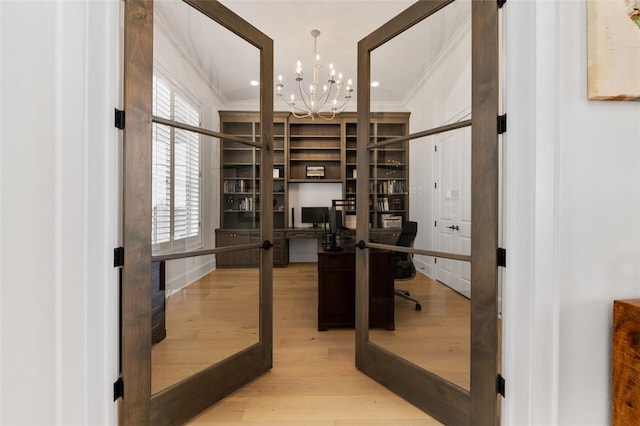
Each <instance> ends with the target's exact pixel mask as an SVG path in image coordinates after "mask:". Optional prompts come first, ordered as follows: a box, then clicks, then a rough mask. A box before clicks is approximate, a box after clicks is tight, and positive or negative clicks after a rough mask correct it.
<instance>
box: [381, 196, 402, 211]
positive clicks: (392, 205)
mask: <svg viewBox="0 0 640 426" xmlns="http://www.w3.org/2000/svg"><path fill="white" fill-rule="evenodd" d="M376 203H377V209H378V211H399V210H404V200H403V198H402V197H387V196H382V197H378V198H377V200H376Z"/></svg>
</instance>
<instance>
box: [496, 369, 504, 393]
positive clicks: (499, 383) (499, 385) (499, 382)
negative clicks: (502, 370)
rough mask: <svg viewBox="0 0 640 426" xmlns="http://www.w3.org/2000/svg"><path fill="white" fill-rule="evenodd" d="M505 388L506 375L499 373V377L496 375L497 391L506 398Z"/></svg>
mask: <svg viewBox="0 0 640 426" xmlns="http://www.w3.org/2000/svg"><path fill="white" fill-rule="evenodd" d="M504 390H505V381H504V377H502V375H500V374H498V377H496V393H498V394H500V395H502V397H503V398H504Z"/></svg>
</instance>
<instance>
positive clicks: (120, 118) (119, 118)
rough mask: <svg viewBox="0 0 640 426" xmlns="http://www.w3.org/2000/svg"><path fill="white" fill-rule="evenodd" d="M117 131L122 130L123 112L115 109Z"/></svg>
mask: <svg viewBox="0 0 640 426" xmlns="http://www.w3.org/2000/svg"><path fill="white" fill-rule="evenodd" d="M114 125H115V126H116V127H117V128H118V129H120V130H122V129H124V110H121V109H118V108H116V113H115V124H114Z"/></svg>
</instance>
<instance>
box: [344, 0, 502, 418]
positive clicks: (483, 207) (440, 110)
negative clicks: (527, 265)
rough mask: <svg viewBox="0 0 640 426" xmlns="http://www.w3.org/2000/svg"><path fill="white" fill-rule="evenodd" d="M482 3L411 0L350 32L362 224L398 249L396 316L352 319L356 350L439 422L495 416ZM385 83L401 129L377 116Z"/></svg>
mask: <svg viewBox="0 0 640 426" xmlns="http://www.w3.org/2000/svg"><path fill="white" fill-rule="evenodd" d="M484 3H486V2H470V1H462V0H458V1H433V2H418V3H416V4H415V5H414V6H412V7H410V8H409V9H407V10H406V11H405V12H403V13H402V14H400V15H399V16H397V17H395V18H394V19H393V20H391V21H389V22H388V23H387V24H385V25H383V26H382V27H381V28H379V29H378V30H376V32H374V33H372V34H370V35H369V36H368V37H367V38H365V39H363V40H362V41H361V42H360V45H359V58H360V63H359V69H360V70H361V72H360V74H359V89H360V90H359V99H358V101H359V103H358V109H359V123H358V126H359V128H364V129H367V128H368V133H365V132H362V133H359V134H358V166H359V167H358V168H360V169H364V170H367V171H368V176H366V178H367V184H368V195H367V196H368V200H367V199H366V198H365V197H364V196H362V195H361V194H360V190H361V187H359V188H358V197H359V198H358V203H359V204H364V203H367V202H368V204H369V206H370V211H369V217H368V218H367V219H368V223H366V222H364V221H362V222H361V218H360V217H359V221H358V234H359V235H367V241H369V242H368V244H367V247H369V248H370V249H384V250H390V251H394V252H395V278H396V279H395V290H396V297H395V329H394V330H384V329H379V328H373V327H372V328H371V329H369V327H367V324H366V322H364V321H362V320H360V321H359V322H357V345H356V359H357V364H358V367H359V368H360V369H362V370H363V371H364V372H366V373H367V374H369V375H370V376H371V377H373V378H375V379H376V380H378V381H380V382H381V383H383V384H385V385H386V386H388V387H389V388H390V389H392V390H394V391H395V392H397V393H399V394H400V395H401V396H403V397H404V398H406V399H407V400H409V401H411V402H412V403H414V404H415V405H417V406H418V407H420V408H422V409H423V410H425V411H427V412H429V413H430V414H431V415H433V416H434V417H436V418H438V419H439V420H441V421H443V422H444V423H446V424H485V423H493V422H495V419H496V416H495V413H496V408H495V407H496V396H495V395H496V394H495V382H496V377H497V373H496V368H497V364H496V363H497V343H496V342H497V323H498V317H497V309H496V306H497V273H496V270H497V266H496V265H497V264H496V263H495V253H496V250H497V246H496V244H497V243H496V242H497V189H498V185H497V183H498V182H497V167H498V164H497V143H496V141H497V133H495V122H496V116H497V84H496V82H497V80H494V78H496V76H497V61H496V63H495V64H493V65H492V64H491V62H490V61H489V62H486V61H483V58H482V55H483V54H485V55H489V57H492V58H493V57H497V56H495V55H497V53H496V52H497V33H493V32H492V31H493V29H494V26H495V29H497V25H495V23H496V22H497V21H496V16H497V12H496V11H495V10H491V8H490V7H489V6H487V4H484ZM493 7H494V8H495V5H494V6H493ZM472 9H474V10H473V13H472ZM472 16H473V20H475V21H472ZM484 34H486V35H489V36H490V35H494V36H496V37H495V39H493V40H492V39H485V40H483V37H484ZM474 39H475V44H474ZM479 40H483V41H482V42H480V41H479ZM476 46H482V49H486V51H485V52H484V53H480V49H478V47H476ZM474 48H475V49H476V50H474ZM494 50H495V51H494ZM489 52H490V53H489ZM472 64H474V67H475V69H474V68H473V67H472ZM472 69H474V71H473V72H475V73H477V74H476V75H474V74H472ZM367 73H368V74H367ZM485 75H488V76H490V79H489V86H488V87H482V86H481V84H486V81H482V78H479V76H485ZM363 80H364V81H363ZM374 81H375V82H377V84H376V85H371V82H374ZM407 83H408V84H407ZM493 84H495V86H493ZM494 90H495V92H494ZM365 91H366V93H365V96H362V95H363V92H365ZM390 94H393V95H394V96H395V97H396V101H397V102H398V103H400V104H402V105H403V106H404V108H406V109H407V110H408V111H410V114H411V115H410V120H409V129H400V128H393V127H392V126H389V125H385V126H383V125H378V124H377V123H376V121H375V117H376V113H378V112H382V111H385V110H388V109H389V106H388V105H386V104H385V102H382V99H385V98H388V97H389V95H390ZM381 95H385V96H384V97H383V96H381ZM480 103H489V104H490V105H491V107H490V108H487V109H485V108H484V107H483V108H479V109H477V111H479V112H477V113H475V111H476V110H475V109H474V116H473V117H472V113H471V112H472V109H473V106H477V105H479V104H480ZM492 113H493V114H494V115H493V116H491V115H490V114H492ZM363 122H365V123H363ZM366 123H368V124H369V125H368V126H367V125H366ZM490 125H492V126H493V129H492V130H494V133H493V134H490V132H489V131H488V129H489V126H490ZM476 126H477V130H476ZM361 164H363V166H360V165H361ZM364 164H366V166H367V167H366V168H365V167H364ZM494 177H495V180H493V178H494ZM488 178H491V179H488ZM474 180H475V181H474ZM361 186H363V185H361ZM472 200H473V203H472ZM494 202H495V205H493V203H494ZM472 219H475V220H473V222H474V223H473V228H472ZM365 231H366V232H365ZM385 235H387V237H384V236H385ZM389 235H393V236H394V240H395V241H390V238H388V236H389ZM481 247H482V248H481ZM487 247H490V250H491V251H492V253H491V252H488V251H487V250H486V248H487ZM487 254H490V255H487ZM366 259H367V258H366V257H364V256H360V257H359V258H358V260H359V261H360V263H359V264H358V268H359V269H358V270H360V271H366V270H367V268H366V266H364V265H362V263H364V262H365V261H366ZM365 282H366V277H365V278H364V279H363V280H359V286H358V289H364V285H363V284H364V283H365ZM363 296H364V293H362V292H360V291H359V292H358V299H357V303H358V306H359V307H360V311H361V312H366V311H367V310H370V309H372V306H366V307H365V303H364V300H363V299H364V297H363ZM359 318H360V319H362V318H363V315H360V316H359ZM491 385H493V387H492V388H491V387H490V386H491ZM487 391H488V392H487ZM480 401H483V402H482V403H480ZM481 419H482V420H481Z"/></svg>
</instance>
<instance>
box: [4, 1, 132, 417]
mask: <svg viewBox="0 0 640 426" xmlns="http://www.w3.org/2000/svg"><path fill="white" fill-rule="evenodd" d="M119 6H120V2H107V1H77V2H69V1H64V0H59V1H54V0H48V1H29V2H24V1H2V2H0V58H2V59H1V61H2V62H1V65H0V209H1V210H0V212H1V216H0V379H1V385H0V424H6V425H17V424H25V425H26V424H28V425H33V424H65V425H67V424H68V425H71V424H77V425H81V424H82V425H86V424H115V422H116V404H115V403H114V402H113V382H114V381H115V380H116V378H117V375H118V372H117V356H116V353H117V334H116V333H117V309H116V296H117V288H118V286H117V270H116V269H115V268H113V248H114V247H117V245H118V240H119V238H118V233H117V227H118V219H117V218H118V217H119V211H120V205H119V200H120V197H119V195H118V194H119V191H118V182H119V172H118V146H119V144H118V130H117V129H115V128H114V125H113V120H114V118H113V117H114V108H115V107H117V106H118V102H119V93H120V92H121V88H120V64H121V62H120V54H119V52H120V48H119V10H118V9H119Z"/></svg>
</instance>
